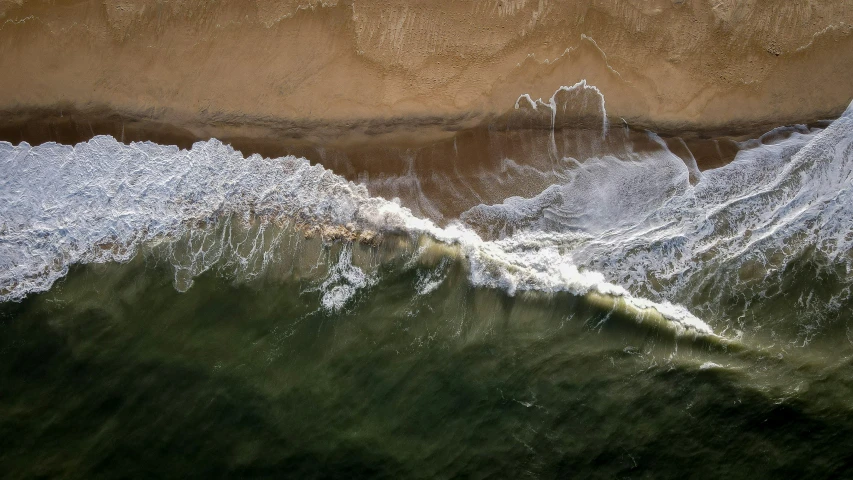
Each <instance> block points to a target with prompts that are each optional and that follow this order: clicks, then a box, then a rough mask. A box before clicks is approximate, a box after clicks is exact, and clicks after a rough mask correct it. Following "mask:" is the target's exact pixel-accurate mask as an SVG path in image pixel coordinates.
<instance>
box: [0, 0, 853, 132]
mask: <svg viewBox="0 0 853 480" xmlns="http://www.w3.org/2000/svg"><path fill="white" fill-rule="evenodd" d="M0 52H2V55H0V72H2V73H0V134H2V135H3V137H4V138H7V139H14V138H16V137H17V138H19V139H31V140H36V141H37V140H39V137H41V138H44V136H45V134H48V135H50V130H51V129H52V130H56V131H57V133H56V135H57V136H60V137H61V135H59V132H58V131H59V130H62V129H65V130H66V131H68V132H71V131H76V132H77V135H78V136H80V135H82V136H86V135H85V134H84V132H85V131H86V130H87V129H88V130H90V131H91V132H94V131H95V127H96V126H99V128H102V129H103V128H105V127H104V126H105V125H112V127H110V128H111V129H113V130H115V126H117V125H119V124H121V125H122V128H123V129H124V130H125V134H127V131H126V130H127V129H128V128H130V129H134V128H135V129H137V131H136V132H135V133H136V134H141V133H143V132H144V133H145V135H143V136H144V137H145V138H151V139H155V140H156V139H165V140H168V138H169V137H170V136H176V135H177V136H179V137H184V136H186V137H187V138H208V137H211V136H216V137H219V138H231V139H239V138H247V139H248V138H251V139H256V140H257V139H269V140H270V141H272V142H273V143H275V141H277V140H284V139H286V140H287V141H288V143H293V142H297V143H298V142H300V141H303V142H305V143H311V144H316V143H318V142H320V143H323V142H329V141H331V140H330V139H337V140H338V141H341V142H356V143H357V142H359V141H361V140H363V139H364V138H374V137H376V136H377V135H378V136H380V137H382V136H383V134H389V135H390V137H393V138H395V139H397V138H400V139H403V141H405V140H406V137H407V135H408V136H411V137H413V138H415V137H416V138H418V139H420V140H424V139H426V140H430V141H431V140H432V139H434V138H441V137H442V136H445V137H446V136H448V135H450V133H448V132H452V131H455V130H458V129H460V128H465V127H471V126H474V125H477V124H482V123H483V122H491V121H494V119H495V118H499V117H500V115H501V114H503V113H504V112H505V111H507V109H508V108H511V107H512V105H513V104H514V103H515V101H516V99H517V98H518V96H519V95H520V94H522V93H529V94H531V95H532V96H533V98H537V97H543V98H547V97H549V96H550V95H551V94H552V93H553V92H554V91H555V90H556V89H557V88H558V87H559V86H561V85H571V84H573V83H575V82H577V81H579V80H581V79H586V80H587V81H588V82H589V83H590V84H593V85H596V86H597V87H598V88H600V89H601V91H602V92H603V93H604V95H605V97H606V100H607V113H608V115H609V116H610V117H611V121H614V120H615V121H617V122H622V121H623V120H624V121H625V122H627V123H629V124H631V125H635V126H641V127H645V128H650V129H653V130H655V131H658V132H662V133H676V132H677V133H679V134H682V135H683V134H687V135H689V134H690V133H691V132H695V133H698V134H699V135H709V134H720V133H732V132H738V133H743V132H746V131H750V132H756V131H760V130H762V129H766V128H768V127H771V126H775V125H780V124H788V123H794V122H807V121H812V120H817V119H821V118H827V117H833V116H836V115H838V114H839V113H840V112H841V111H842V110H843V109H844V108H845V107H846V106H847V104H848V103H849V101H850V100H851V97H853V0H791V1H779V0H745V1H733V0H708V1H703V0H695V1H689V0H684V1H664V0H649V1H637V0H630V1H614V0H608V1H604V0H577V1H552V0H539V1H534V0H488V1H486V0H481V1H461V0H436V1H417V0H410V1H384V0H383V1H374V0H370V1H367V2H362V1H354V0H353V1H334V0H331V1H317V0H298V1H272V0H256V1H219V2H209V1H206V0H184V1H173V2H165V1H162V0H106V1H104V0H98V1H94V0H57V1H43V0H0ZM65 115H71V116H72V120H71V121H70V122H66V121H65V120H63V119H64V117H65ZM63 125H64V126H63ZM128 125H129V127H128ZM39 132H40V133H39ZM110 133H112V132H110ZM389 135H386V136H389Z"/></svg>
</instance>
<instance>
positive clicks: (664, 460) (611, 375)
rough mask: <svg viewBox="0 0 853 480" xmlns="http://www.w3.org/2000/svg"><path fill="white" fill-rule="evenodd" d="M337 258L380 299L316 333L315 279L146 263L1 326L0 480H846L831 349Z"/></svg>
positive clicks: (70, 289) (328, 318)
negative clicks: (690, 329)
mask: <svg viewBox="0 0 853 480" xmlns="http://www.w3.org/2000/svg"><path fill="white" fill-rule="evenodd" d="M300 248H302V250H300V251H299V252H294V253H295V254H296V253H299V254H300V256H303V257H312V256H314V258H317V257H316V256H315V255H317V254H318V252H319V254H320V255H321V256H322V255H327V256H328V258H330V259H331V260H332V261H331V262H326V263H334V260H335V259H336V258H337V255H338V254H339V252H340V250H341V248H342V247H341V244H340V243H335V244H330V245H327V246H326V247H323V246H322V245H321V244H320V242H319V241H314V242H311V241H309V242H304V244H303V246H302V247H300ZM312 249H313V250H312ZM324 249H325V250H326V253H325V254H324V253H323V251H324ZM353 249H354V254H353V257H354V262H359V261H361V262H367V263H371V262H372V264H374V265H376V270H375V271H376V272H377V273H378V275H377V277H376V278H377V279H378V280H377V281H376V282H374V283H373V284H372V285H369V286H367V287H365V288H364V289H362V290H361V291H359V293H358V295H357V296H356V298H355V300H353V301H351V302H349V303H347V306H346V307H345V308H344V309H343V310H340V311H337V312H336V313H330V312H329V311H328V310H324V309H322V308H320V306H321V305H320V298H321V295H320V294H319V293H318V291H317V284H318V280H317V279H322V278H323V277H324V275H325V270H324V269H326V270H327V269H328V266H323V262H320V265H318V266H315V267H313V268H315V269H319V270H320V271H314V272H313V273H312V267H310V266H303V267H294V266H293V265H291V266H288V267H287V268H284V267H282V268H280V269H278V270H276V269H275V268H273V269H270V271H269V272H267V273H266V274H265V275H262V276H260V277H258V278H255V279H253V280H249V281H240V282H235V281H234V280H233V279H232V278H229V277H227V276H225V277H223V276H222V275H221V272H218V271H217V270H211V271H208V272H207V273H204V274H202V275H201V276H199V277H198V278H196V280H195V284H194V285H193V287H192V288H190V289H189V290H188V291H186V292H185V293H180V292H178V291H177V290H176V289H175V287H174V284H173V270H172V268H171V266H169V265H164V264H163V262H158V261H157V260H156V257H155V256H153V255H152V254H146V255H140V256H138V257H137V258H136V259H134V260H133V261H131V262H130V263H127V264H115V263H109V264H105V265H89V266H83V267H76V268H74V269H73V270H72V271H71V273H70V274H69V275H68V276H67V278H66V279H64V280H63V281H61V283H59V284H57V285H55V286H54V288H53V289H52V290H50V291H48V292H47V293H42V294H38V295H32V296H30V297H28V298H27V299H25V300H24V301H23V302H21V303H5V304H3V305H2V321H0V472H3V475H2V476H3V477H4V478H222V477H230V478H233V477H253V478H589V477H596V478H685V477H688V478H782V477H790V478H844V477H848V476H850V475H853V356H851V349H850V348H849V344H848V348H847V349H846V350H844V349H841V350H837V351H832V352H827V351H826V349H825V348H808V347H807V348H801V349H795V351H791V352H788V351H786V352H785V354H782V349H775V350H774V349H772V348H769V349H767V350H756V349H752V348H747V349H745V350H743V351H740V352H737V353H734V352H731V351H726V349H719V348H712V347H709V346H702V345H701V344H699V343H698V342H693V341H690V340H686V341H685V340H682V341H676V340H675V339H674V338H672V337H669V336H667V334H666V333H663V332H657V331H655V330H653V329H649V328H644V327H643V326H642V325H638V324H636V323H635V322H630V321H624V320H620V319H618V318H613V317H612V316H609V315H608V313H607V312H603V311H599V310H596V308H595V307H593V306H591V305H589V304H588V303H586V302H585V301H584V300H583V299H582V298H579V297H575V296H572V295H569V294H551V295H545V294H522V295H517V296H515V297H510V296H508V295H506V294H505V293H502V292H501V291H498V290H492V289H485V288H477V287H473V286H471V284H470V282H469V281H468V279H467V275H468V273H467V272H466V267H465V264H464V263H463V262H451V261H448V260H442V261H440V262H439V263H438V264H434V265H431V266H428V265H416V266H411V265H406V261H407V256H406V254H405V253H402V252H406V251H411V249H408V250H407V249H406V248H396V247H395V248H393V249H392V248H390V247H388V248H386V247H379V248H375V247H367V246H360V245H356V246H355V247H353ZM309 250H310V252H309ZM309 263H313V262H309ZM435 272H438V273H439V274H441V275H443V276H444V278H445V280H444V281H443V282H442V283H441V284H440V285H439V286H438V287H437V288H436V289H435V290H434V291H432V292H428V293H426V294H421V293H419V289H418V286H419V285H422V284H423V279H424V278H425V276H428V275H433V274H436V273H435ZM421 290H422V289H421ZM845 323H846V322H845ZM843 343H845V342H841V343H839V344H837V345H842V344H843ZM819 352H822V353H819Z"/></svg>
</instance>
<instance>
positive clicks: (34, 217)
mask: <svg viewBox="0 0 853 480" xmlns="http://www.w3.org/2000/svg"><path fill="white" fill-rule="evenodd" d="M590 88H594V87H589V86H587V85H585V83H584V84H583V85H580V84H578V85H575V86H574V87H563V88H562V89H560V90H558V92H557V93H555V97H556V96H557V95H558V94H559V95H566V94H567V93H568V94H573V92H576V91H577V90H578V89H584V90H588V89H590ZM596 93H598V92H597V91H596ZM555 97H552V98H551V100H549V101H548V102H542V101H541V100H540V101H536V102H534V101H532V100H530V98H529V97H526V100H527V101H528V103H529V104H530V105H531V106H532V107H533V108H550V109H551V110H552V111H551V112H550V114H552V115H554V116H553V117H552V122H556V121H557V120H556V113H555V112H556V111H557V108H558V104H557V102H555V100H554V98H555ZM569 99H571V97H570V98H569ZM565 102H566V100H564V103H563V105H565V104H566V103H565ZM517 106H518V104H517ZM595 107H598V106H597V105H595ZM600 109H601V112H602V114H603V113H604V111H603V110H604V102H603V97H602V99H601V103H600ZM605 118H606V117H605ZM603 128H604V131H605V132H606V131H607V124H606V122H603ZM553 130H554V129H552V132H553ZM608 134H609V135H619V134H620V131H619V130H618V129H613V130H611V131H610V133H608ZM553 135H554V133H552V136H553ZM649 135H652V136H653V137H654V134H651V133H650V134H649ZM551 155H554V156H559V149H558V148H557V145H556V141H555V142H554V148H553V149H552V150H551ZM522 160H523V159H522ZM560 160H565V164H566V167H565V169H564V170H563V171H561V172H560V175H559V178H560V182H559V183H556V184H554V185H551V186H550V187H548V188H546V189H545V190H543V191H542V192H541V193H540V194H539V195H536V196H534V197H527V198H523V197H509V198H507V199H506V200H505V201H504V202H503V203H500V204H493V205H479V206H476V207H474V208H472V209H470V210H468V211H466V212H465V213H463V214H462V215H461V216H460V218H458V219H453V220H451V221H448V222H445V224H444V225H443V226H440V225H438V224H436V222H434V221H433V220H431V219H429V218H420V217H418V216H416V215H414V214H413V213H412V212H411V211H410V210H409V209H408V208H407V207H406V206H404V205H403V204H402V202H401V201H400V200H399V199H391V200H387V199H384V198H381V197H378V196H373V195H371V194H370V192H369V191H368V188H367V187H366V186H365V185H361V184H358V183H354V182H351V181H347V180H346V179H344V178H343V177H341V176H339V175H337V174H336V173H335V172H333V171H331V170H328V169H326V168H324V167H322V166H320V165H312V164H311V163H310V162H309V161H308V160H306V159H304V158H296V157H292V156H288V157H282V158H263V157H261V156H259V155H251V156H249V157H244V156H243V154H242V153H241V152H239V151H235V150H234V149H233V148H231V147H230V146H228V145H225V144H223V143H222V142H220V141H218V140H215V139H213V140H209V141H205V142H198V143H196V144H195V145H193V147H192V148H191V149H189V150H181V149H179V148H177V147H174V146H166V145H158V144H155V143H151V142H142V143H131V144H129V145H126V144H123V143H121V142H119V141H118V140H116V139H115V138H112V137H109V136H98V137H95V138H93V139H92V140H90V141H88V142H84V143H80V144H77V145H74V146H70V145H60V144H55V143H47V144H44V145H40V146H31V145H28V144H26V143H22V144H20V145H17V146H16V145H12V144H9V143H6V142H2V143H0V301H20V300H22V299H24V298H25V297H27V296H29V295H32V294H35V293H38V292H44V291H47V290H49V289H50V288H51V287H52V286H53V285H54V284H55V283H56V282H57V281H58V280H60V279H61V278H63V277H64V276H66V275H67V274H68V271H69V268H70V267H71V266H73V265H78V264H87V263H105V262H127V261H129V260H130V259H132V258H134V257H135V256H136V255H137V254H138V253H139V251H140V248H142V247H143V246H145V245H150V244H170V245H172V247H170V248H172V250H174V251H177V250H182V251H189V252H191V255H189V256H186V255H184V256H183V257H181V258H180V259H179V258H178V257H177V256H175V257H174V262H173V267H174V269H175V286H176V288H178V289H179V290H182V291H183V290H186V289H188V288H191V286H192V279H193V278H194V277H197V276H198V275H200V274H202V273H204V272H205V271H207V270H209V269H210V268H212V267H213V266H214V265H215V264H217V262H220V263H221V262H222V261H223V258H224V259H225V261H226V263H228V264H229V265H231V266H235V267H236V269H237V270H238V271H242V272H243V274H244V275H245V274H246V272H247V271H250V270H251V272H250V273H251V274H252V275H256V274H258V273H259V272H260V271H263V269H265V268H267V266H268V265H269V263H270V258H272V256H271V253H272V252H273V251H275V250H276V249H283V248H286V241H285V240H284V239H283V238H282V237H281V235H280V234H279V235H278V236H277V234H275V233H272V234H270V232H274V231H277V230H276V228H277V227H278V228H279V231H280V227H281V225H285V224H286V225H291V226H295V227H296V228H297V230H299V231H300V232H303V233H305V232H319V234H320V235H322V236H324V238H327V240H328V241H340V242H351V241H363V242H368V243H371V242H381V241H382V238H383V236H385V235H403V236H409V237H411V238H412V239H413V240H414V241H416V240H417V238H419V237H427V238H429V239H431V240H430V241H431V242H432V244H433V245H435V244H445V245H448V246H449V247H451V248H448V249H446V250H445V252H446V255H450V256H456V257H458V258H464V259H465V261H466V262H467V265H468V272H469V273H468V277H469V281H470V282H471V283H472V284H473V285H475V286H480V287H486V288H498V289H501V290H503V291H505V292H506V293H508V294H509V295H515V294H516V293H517V292H523V291H538V292H545V293H554V292H569V293H571V294H574V295H578V296H590V295H594V296H596V297H597V298H598V297H603V298H609V299H615V300H611V301H610V303H608V305H611V306H612V308H617V306H619V308H623V309H628V310H629V311H631V312H633V313H634V314H635V315H636V316H637V318H638V319H639V320H640V321H642V319H643V318H644V315H645V316H648V315H650V314H654V315H660V316H662V317H663V318H665V319H666V320H667V321H668V322H670V323H671V325H672V326H673V328H675V329H676V330H677V331H679V332H681V333H687V334H691V335H711V336H713V335H715V334H714V329H713V328H712V326H711V325H713V324H714V323H713V321H711V320H706V319H703V318H700V317H707V318H710V319H712V320H716V321H719V318H721V317H722V316H724V315H725V314H727V313H730V312H729V311H726V310H725V309H722V308H721V307H720V305H721V304H724V303H725V302H726V301H727V297H726V296H727V295H729V296H731V295H735V294H733V293H732V292H733V290H735V289H744V288H753V287H755V288H759V289H761V292H759V295H764V296H772V295H774V292H773V291H772V289H771V288H769V287H768V285H773V284H778V283H779V282H780V281H781V280H780V278H781V276H782V275H783V273H784V272H785V271H786V268H787V267H788V266H789V264H790V263H791V262H793V261H794V260H796V259H799V258H802V257H803V256H804V255H806V254H808V255H815V254H820V255H821V258H822V259H823V261H824V262H825V264H826V265H828V267H827V268H833V269H835V268H837V267H838V266H839V265H841V266H842V268H844V270H845V272H850V268H851V266H853V265H851V257H850V254H849V252H850V251H851V248H853V235H851V234H850V231H851V230H850V227H851V225H853V198H851V195H853V183H851V182H853V108H849V109H848V110H847V111H846V112H845V113H844V114H843V115H842V116H841V117H840V118H838V119H837V120H835V121H834V122H832V123H831V124H830V125H829V126H828V127H827V128H825V129H818V128H811V129H810V128H807V127H804V126H795V127H785V128H780V129H777V130H775V131H773V132H769V133H768V134H767V135H765V136H764V137H762V138H760V139H757V140H753V141H750V142H746V143H745V144H744V145H742V150H741V151H740V153H739V154H738V155H737V157H736V159H735V160H734V161H733V162H732V163H730V164H728V165H726V166H723V167H720V168H717V169H713V170H707V171H704V172H701V173H699V172H698V171H697V169H696V168H695V164H694V165H689V164H687V163H685V162H684V161H683V160H682V159H681V158H679V157H677V156H675V155H673V154H672V153H671V152H669V151H668V150H665V149H664V151H663V153H661V154H657V155H652V156H648V157H646V158H644V159H643V160H639V161H638V160H627V161H626V160H623V159H620V158H619V156H618V155H607V156H603V157H595V158H587V159H580V160H578V159H566V158H560ZM232 222H234V223H236V224H242V225H254V226H255V227H256V228H255V230H253V231H254V232H255V233H254V235H253V236H251V237H249V236H246V237H245V238H240V239H237V240H235V238H236V237H235V236H233V235H231V236H228V237H227V238H226V236H225V235H223V234H222V231H223V229H222V228H219V227H221V225H223V224H227V225H230V224H231V223H232ZM217 225H218V226H219V227H217V228H213V227H212V226H217ZM228 228H230V227H228ZM217 235H219V237H217ZM425 250H427V248H421V249H420V250H418V252H420V253H419V254H423V252H424V251H425ZM246 251H248V252H251V253H249V254H245V253H240V252H246ZM226 257H230V258H226ZM250 257H257V258H260V260H259V261H248V260H247V259H249V258H250ZM372 275H374V274H372V273H366V272H364V271H362V270H361V269H359V268H358V267H356V266H353V265H352V264H351V260H350V258H349V257H347V256H346V255H342V256H341V258H340V259H339V264H338V266H337V267H335V268H334V269H333V271H332V273H331V274H330V276H329V278H328V279H327V280H326V281H325V282H323V284H322V285H321V286H320V288H319V290H320V291H321V294H322V296H323V301H322V304H323V305H324V307H325V308H327V309H329V310H336V309H340V308H341V305H344V304H346V302H348V301H350V299H352V298H353V297H354V296H356V295H357V294H358V291H359V290H360V289H362V288H364V287H365V286H367V285H370V284H371V283H372V282H375V279H374V278H373V277H372ZM846 275H848V276H847V277H845V283H844V286H843V288H841V289H840V290H838V291H836V292H832V293H831V294H829V295H828V296H824V297H820V295H817V296H815V295H813V294H812V295H809V292H808V291H804V292H803V293H802V294H801V295H802V300H801V302H805V303H808V309H809V310H810V311H813V312H826V311H829V310H831V309H832V308H833V307H834V306H837V305H838V304H840V298H842V297H845V296H846V295H849V293H850V292H849V288H848V285H849V274H846ZM441 278H442V277H441V276H440V275H437V276H435V278H432V279H430V281H429V282H427V283H425V286H424V289H425V290H426V289H434V288H435V285H436V283H435V282H440V281H441ZM777 290H778V289H777ZM777 293H778V292H777ZM691 311H693V312H696V314H694V313H691ZM720 326H722V327H724V328H723V330H724V331H723V332H721V333H722V334H726V332H725V330H728V328H729V327H730V326H731V324H729V323H724V322H721V323H720Z"/></svg>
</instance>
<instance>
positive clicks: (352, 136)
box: [0, 105, 844, 170]
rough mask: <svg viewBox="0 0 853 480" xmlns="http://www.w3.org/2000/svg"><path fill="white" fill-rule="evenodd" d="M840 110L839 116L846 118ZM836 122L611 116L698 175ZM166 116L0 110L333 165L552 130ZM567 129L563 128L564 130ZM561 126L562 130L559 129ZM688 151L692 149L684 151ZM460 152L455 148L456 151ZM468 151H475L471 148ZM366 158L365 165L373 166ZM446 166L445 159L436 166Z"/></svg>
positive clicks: (53, 127) (430, 121) (0, 114)
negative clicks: (788, 134)
mask: <svg viewBox="0 0 853 480" xmlns="http://www.w3.org/2000/svg"><path fill="white" fill-rule="evenodd" d="M843 111H844V109H843V108H842V109H840V111H839V112H838V115H840V113H841V112H843ZM838 115H836V116H835V117H826V116H818V115H815V116H813V117H812V118H809V119H807V120H802V121H794V122H779V123H768V124H755V125H751V126H749V127H746V126H742V127H740V128H738V127H732V128H728V129H725V128H715V129H707V130H699V129H692V130H691V129H688V130H680V131H679V130H672V131H668V130H665V129H664V130H653V129H651V128H647V127H645V126H643V125H631V124H627V123H623V124H615V122H617V121H621V119H613V118H609V121H610V122H611V123H610V125H611V128H624V127H628V128H630V130H631V131H632V132H634V133H641V132H643V131H646V130H647V131H650V132H653V133H655V134H657V135H659V136H660V137H661V138H662V139H664V141H666V143H667V145H668V147H669V148H670V149H671V150H672V151H673V153H675V154H676V155H679V156H683V155H684V154H689V155H692V156H693V157H695V159H696V161H697V164H698V166H699V168H700V170H706V169H708V168H714V167H717V166H720V165H724V164H726V163H728V162H729V161H731V160H732V159H733V158H734V155H735V154H736V153H737V150H738V149H737V147H736V146H735V143H736V142H740V141H743V140H747V139H755V138H758V137H760V136H761V135H763V134H765V133H767V132H768V131H770V130H772V129H774V128H777V127H782V126H789V125H800V124H802V125H808V126H824V125H825V124H826V122H827V121H831V120H832V119H834V118H837V116H838ZM164 117H165V118H168V116H164V115H157V114H156V113H155V114H150V113H149V114H145V113H139V112H121V111H117V110H113V109H110V108H108V107H95V108H88V109H85V110H81V109H77V108H74V107H73V106H70V105H65V106H55V107H52V108H30V109H19V110H16V111H9V110H6V111H4V110H0V141H6V142H9V143H12V144H14V145H17V144H20V143H22V142H26V143H28V144H30V145H33V146H35V145H40V144H43V143H47V142H56V143H61V144H66V145H75V144H78V143H81V142H86V141H88V140H90V139H92V138H93V137H95V136H97V135H109V136H112V137H114V138H116V139H117V140H119V141H121V142H122V143H131V142H145V141H151V142H154V143H158V144H161V145H175V146H178V147H179V148H182V149H189V148H191V147H192V146H193V144H195V143H196V142H200V141H207V140H210V139H217V140H219V141H221V142H223V143H225V144H228V145H231V146H232V147H233V148H234V149H235V150H239V151H240V152H242V153H243V155H245V156H247V157H248V156H249V155H252V154H259V155H261V156H263V157H268V158H276V157H283V156H287V155H295V156H301V157H305V158H307V159H309V160H311V161H312V162H315V163H321V164H324V165H328V163H329V162H327V161H324V158H323V157H325V156H326V154H327V153H334V154H343V155H349V156H353V155H355V156H357V157H369V156H371V155H373V156H375V157H376V158H377V162H380V163H381V161H382V158H383V157H387V156H389V155H392V156H394V155H399V152H404V151H416V152H422V151H431V152H433V153H432V155H430V156H436V155H440V154H441V152H445V154H446V153H447V150H448V148H447V146H448V144H455V143H458V142H469V143H470V142H472V141H473V142H474V143H478V142H479V143H483V142H485V141H486V140H483V138H481V137H483V136H484V135H485V136H500V135H507V136H509V135H516V134H523V133H524V132H529V133H530V134H531V135H534V136H535V135H545V133H546V132H549V131H550V129H551V126H550V124H549V123H547V122H542V121H540V120H541V118H522V121H517V120H516V121H510V120H508V119H507V115H506V114H505V115H503V116H486V115H483V114H479V115H477V114H470V115H467V116H466V115H460V116H455V117H437V116H435V117H407V118H403V117H399V118H390V119H378V118H375V119H354V120H351V121H343V120H341V121H329V122H323V121H320V120H311V121H308V120H304V121H294V120H286V119H271V118H265V119H257V118H256V119H252V118H247V117H245V116H240V117H237V116H235V117H232V118H228V116H224V115H220V116H211V117H208V118H206V119H203V120H198V119H197V120H185V121H184V122H182V123H177V122H170V121H165V120H162V118H164ZM600 121H601V120H600V119H592V118H587V119H575V122H576V124H577V125H580V129H581V130H583V129H590V128H592V127H591V125H594V124H598V125H600ZM564 128H565V127H564ZM560 129H561V127H558V130H560ZM685 147H686V149H687V150H688V151H685ZM458 148H459V146H458V145H455V146H454V149H458ZM468 150H470V149H468ZM369 161H370V160H369V158H365V159H364V160H363V163H365V165H366V164H367V163H368V162H369ZM436 161H437V162H439V163H443V162H442V161H441V159H437V160H433V162H436Z"/></svg>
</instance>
